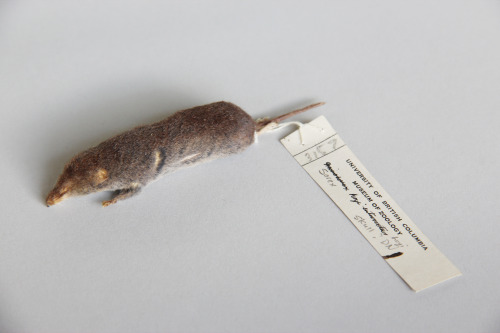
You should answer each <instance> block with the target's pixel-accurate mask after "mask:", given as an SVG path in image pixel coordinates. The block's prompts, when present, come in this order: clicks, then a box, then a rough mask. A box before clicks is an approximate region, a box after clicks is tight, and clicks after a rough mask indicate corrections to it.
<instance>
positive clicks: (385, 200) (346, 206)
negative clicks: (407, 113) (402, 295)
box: [281, 116, 461, 291]
mask: <svg viewBox="0 0 500 333" xmlns="http://www.w3.org/2000/svg"><path fill="white" fill-rule="evenodd" d="M281 142H282V143H283V145H284V146H285V148H286V149H287V150H288V151H289V152H290V154H292V155H293V157H294V158H295V159H296V160H297V162H299V164H300V165H301V166H302V167H303V168H304V169H305V170H306V171H307V173H308V174H309V175H310V176H311V177H312V178H313V179H314V181H315V182H316V183H317V184H318V185H319V186H320V187H321V188H322V189H323V191H325V192H326V194H327V195H328V196H329V197H330V198H331V199H332V200H333V201H334V202H335V204H336V205H337V206H338V207H339V208H340V209H341V210H342V212H344V214H345V215H346V216H347V217H348V218H349V220H351V222H352V223H353V224H354V226H355V227H356V228H357V229H358V230H359V231H360V232H361V234H363V236H364V237H365V238H366V239H367V240H368V242H370V244H371V245H372V246H373V247H374V248H375V250H376V251H377V252H378V253H379V254H380V255H381V256H382V257H383V258H384V259H385V261H386V262H387V263H388V264H389V265H390V266H391V267H392V268H393V269H394V270H395V271H396V273H398V274H399V276H400V277H401V278H402V279H403V280H404V281H405V282H406V283H407V284H408V285H409V286H410V288H412V289H413V290H415V291H420V290H423V289H425V288H427V287H430V286H433V285H435V284H437V283H439V282H442V281H445V280H448V279H451V278H453V277H455V276H459V275H461V273H460V271H459V270H458V269H457V268H456V267H455V266H454V265H453V264H452V263H451V262H450V261H449V260H448V259H447V258H446V257H445V256H444V255H443V254H442V253H441V252H440V251H439V250H438V249H437V248H436V247H435V246H434V244H432V243H431V241H430V240H429V239H428V238H427V237H426V236H425V235H424V234H423V233H422V231H420V229H419V228H418V227H417V226H416V225H415V224H414V223H413V221H412V220H411V219H410V218H409V217H408V216H407V215H406V214H405V213H404V212H403V210H402V209H401V208H400V207H399V206H398V205H397V204H396V203H395V202H394V200H393V199H392V198H391V197H390V196H389V195H388V194H387V192H386V191H385V190H384V189H383V188H382V187H381V186H380V184H379V183H378V182H377V181H376V180H375V179H374V178H373V177H372V175H371V174H370V173H369V172H368V171H367V170H366V168H365V167H364V166H363V165H362V164H361V162H360V161H359V160H358V159H357V158H356V156H355V155H354V154H353V152H352V151H351V150H350V149H349V148H348V147H347V146H346V145H345V143H344V141H343V140H342V139H341V138H340V137H339V135H338V134H337V132H336V131H335V130H334V129H333V128H332V127H331V126H330V124H329V123H328V121H327V120H326V118H325V117H323V116H320V117H318V118H316V119H315V120H313V121H311V122H310V123H308V124H305V125H304V126H302V129H301V130H300V131H299V130H297V131H295V132H293V133H292V134H290V135H288V136H287V137H285V138H283V139H282V140H281Z"/></svg>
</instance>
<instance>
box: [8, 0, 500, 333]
mask: <svg viewBox="0 0 500 333" xmlns="http://www.w3.org/2000/svg"><path fill="white" fill-rule="evenodd" d="M499 45H500V2H499V1H493V0H489V1H488V0H476V1H460V0H450V1H436V0H432V1H399V0H394V1H389V0H386V1H274V2H273V1H264V0H258V1H256V0H252V1H229V0H228V1H196V2H191V1H132V0H125V1H111V0H98V1H97V0H96V1H76V0H72V1H68V0H57V1H56V0H53V1H14V0H3V1H1V2H0V96H1V97H0V112H1V115H2V117H1V122H0V124H1V133H0V139H1V141H0V142H1V148H0V149H1V156H2V162H1V164H0V174H1V175H2V177H1V179H2V180H1V185H2V186H1V198H0V202H1V222H0V332H2V333H10V332H47V333H54V332H97V333H100V332H500V255H499V252H500V241H499V237H500V227H499V225H500V220H499V218H500V215H499V211H500V209H499V200H498V197H499V192H498V190H499V174H498V170H499V153H500V145H499V140H500V135H499V134H498V128H499V125H500V116H499V110H500V94H499V92H500V46H499ZM218 100H226V101H231V102H234V103H236V104H238V105H239V106H241V107H242V108H243V109H244V110H246V111H247V112H248V113H250V114H251V115H252V116H253V117H256V118H257V117H262V116H276V115H279V114H281V113H284V112H286V111H289V110H291V109H294V108H297V107H301V106H304V105H306V104H308V103H312V102H317V101H325V102H327V105H326V106H325V107H322V108H318V109H316V110H314V111H310V112H308V113H306V114H303V115H301V116H300V117H297V119H299V120H301V121H310V120H312V119H314V118H315V117H317V116H319V115H325V116H326V117H327V119H328V120H329V121H330V122H331V123H332V125H333V127H334V128H335V129H336V130H337V131H339V133H340V134H341V135H342V137H343V138H344V140H345V141H346V142H347V143H348V145H349V146H350V147H351V149H352V150H353V151H354V152H355V153H356V154H357V156H358V157H359V158H360V159H361V161H363V162H364V164H365V166H366V167H367V168H368V170H370V171H371V173H372V174H373V175H374V176H375V177H376V178H377V180H378V181H379V182H380V183H381V184H382V185H383V186H384V187H385V189H386V190H387V191H388V192H389V193H390V194H391V195H392V196H393V197H394V199H395V200H396V201H397V202H398V203H399V204H400V205H401V206H402V207H403V209H404V210H405V211H406V213H407V214H408V215H409V216H410V217H412V219H413V220H414V221H415V223H416V224H417V225H418V226H419V227H420V228H421V229H422V230H423V232H424V233H425V234H426V235H427V236H428V237H429V238H430V239H431V240H432V241H433V242H434V243H435V244H436V245H437V247H438V248H439V249H440V250H441V251H442V252H443V253H444V254H445V255H447V256H448V258H450V260H451V261H453V262H454V263H455V265H456V266H457V267H458V268H459V269H460V270H461V271H462V272H463V276H462V277H460V278H456V279H453V280H450V281H448V282H445V283H442V284H440V285H438V286H435V287H432V288H430V289H427V290H425V291H423V292H421V293H417V294H416V293H414V292H413V291H411V290H410V289H409V288H408V287H407V286H406V285H405V283H404V282H403V281H402V280H400V278H399V277H398V276H397V274H395V273H394V272H393V271H392V269H391V268H390V267H389V266H388V265H387V264H386V263H385V262H384V260H383V259H382V258H381V257H380V256H379V255H378V254H377V253H376V252H375V251H374V250H373V249H372V247H371V246H370V245H369V244H368V242H367V241H366V240H365V239H364V238H363V237H362V236H361V234H359V232H358V231H357V230H356V229H355V228H354V227H353V226H352V224H351V222H349V221H348V220H347V219H346V218H345V216H344V215H343V214H342V213H341V212H340V210H339V209H338V208H337V207H336V206H335V205H334V204H333V203H332V202H331V201H330V199H329V198H328V197H327V196H326V195H325V194H324V193H323V191H322V190H321V189H320V188H319V187H318V186H317V185H316V184H315V183H314V182H313V181H312V180H311V179H310V178H309V176H308V175H307V174H306V172H305V171H304V170H303V169H302V168H301V167H300V166H299V165H298V164H297V163H296V162H295V161H294V160H293V159H292V157H291V156H290V155H289V153H288V152H287V151H286V150H285V149H284V147H283V146H282V145H281V143H280V142H279V139H280V138H282V137H283V136H285V135H287V134H288V133H290V132H291V131H293V129H292V128H286V129H283V130H281V131H279V132H275V133H271V134H268V135H266V136H262V137H261V138H260V140H259V142H258V144H256V145H254V146H252V147H251V148H250V149H248V150H247V151H246V152H244V153H243V154H241V155H238V156H233V157H230V158H226V159H223V160H218V161H215V162H212V163H209V164H206V165H202V166H198V167H196V168H192V169H186V170H183V171H180V172H177V173H175V174H172V175H169V176H167V177H165V178H164V179H162V180H161V181H159V182H156V183H154V184H152V185H151V186H149V187H147V188H146V189H145V190H144V191H143V193H142V194H141V195H139V196H137V197H135V198H133V199H130V200H127V201H123V202H120V203H119V204H117V205H115V206H111V207H108V208H102V207H101V205H100V201H102V200H105V199H106V198H108V197H109V193H101V194H96V195H90V196H87V197H81V198H75V199H71V200H68V201H66V202H64V203H62V204H60V205H57V206H55V207H51V208H47V207H45V205H44V197H45V195H46V194H47V192H48V191H49V190H50V188H51V186H52V185H53V184H54V182H55V181H56V179H57V176H58V174H59V173H60V171H61V170H62V167H63V165H64V163H65V162H66V161H67V160H69V159H70V158H71V157H72V156H73V154H75V153H77V152H79V151H81V150H83V149H86V148H88V147H90V146H92V145H94V144H97V143H99V142H100V141H102V140H104V139H106V138H107V137H109V136H111V135H113V134H116V133H119V132H120V131H123V130H126V129H129V128H131V127H134V126H136V125H138V124H143V123H149V122H154V121H158V120H160V119H162V118H164V117H165V116H168V115H170V114H172V113H173V112H175V111H176V110H179V109H183V108H188V107H191V106H195V105H200V104H205V103H209V102H214V101H218Z"/></svg>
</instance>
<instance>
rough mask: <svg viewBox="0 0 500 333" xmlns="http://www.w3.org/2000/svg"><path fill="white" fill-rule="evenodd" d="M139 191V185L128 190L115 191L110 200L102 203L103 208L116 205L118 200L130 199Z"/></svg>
mask: <svg viewBox="0 0 500 333" xmlns="http://www.w3.org/2000/svg"><path fill="white" fill-rule="evenodd" d="M140 191H141V187H140V186H139V185H136V184H134V185H132V186H131V187H129V188H124V189H121V190H116V191H115V193H114V197H113V198H112V199H111V200H106V201H103V202H102V206H103V207H108V206H109V205H112V204H115V203H117V202H118V201H119V200H124V199H127V198H130V197H131V196H134V195H136V194H137V193H139V192H140Z"/></svg>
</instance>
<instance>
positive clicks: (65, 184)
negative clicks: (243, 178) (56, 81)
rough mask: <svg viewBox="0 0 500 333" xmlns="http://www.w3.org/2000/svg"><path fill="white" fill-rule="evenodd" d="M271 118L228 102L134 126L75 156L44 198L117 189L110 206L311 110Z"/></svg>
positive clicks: (53, 200) (237, 150)
mask: <svg viewBox="0 0 500 333" xmlns="http://www.w3.org/2000/svg"><path fill="white" fill-rule="evenodd" d="M323 104H324V103H316V104H312V105H309V106H307V107H305V108H302V109H299V110H295V111H292V112H289V113H287V114H284V115H282V116H279V117H276V118H274V119H268V118H265V119H259V120H253V119H252V118H251V117H250V116H249V115H248V114H247V113H246V112H245V111H243V110H242V109H241V108H239V107H238V106H236V105H234V104H232V103H228V102H216V103H212V104H207V105H202V106H197V107H194V108H191V109H187V110H182V111H178V112H176V113H174V114H173V115H172V116H170V117H168V118H166V119H164V120H162V121H160V122H157V123H154V124H150V125H144V126H139V127H136V128H134V129H132V130H130V131H127V132H125V133H122V134H119V135H117V136H114V137H112V138H110V139H108V140H106V141H104V142H102V143H100V144H99V145H97V146H95V147H92V148H90V149H88V150H86V151H84V152H81V153H79V154H77V155H76V156H74V157H73V158H72V159H71V160H70V161H69V162H68V164H66V166H65V167H64V171H63V173H62V174H61V175H60V176H59V179H58V180H57V183H56V185H55V187H54V189H53V190H52V191H50V193H49V194H48V196H47V199H46V203H47V207H49V206H52V205H55V204H57V203H59V202H61V201H63V200H64V199H67V198H69V197H72V196H76V195H84V194H89V193H94V192H100V191H115V193H114V196H113V198H112V199H111V200H108V201H104V202H103V203H102V205H103V206H105V207H106V206H109V205H111V204H114V203H116V202H117V201H118V200H123V199H126V198H129V197H131V196H133V195H134V194H137V193H138V192H139V191H140V190H141V188H142V187H144V186H145V185H147V184H149V183H151V182H152V181H154V180H156V179H158V178H159V177H161V176H163V175H164V174H167V173H170V172H173V171H175V170H178V169H181V168H184V167H187V166H193V165H196V164H200V163H203V162H208V161H211V160H214V159H217V158H221V157H224V156H228V155H231V154H236V153H240V152H242V151H243V150H245V149H246V148H248V147H249V146H250V145H251V144H252V143H253V142H254V141H255V139H256V137H257V135H259V134H261V133H263V132H265V131H267V130H270V129H275V128H277V127H278V125H277V124H278V123H279V122H280V121H282V120H284V119H287V118H289V117H291V116H294V115H296V114H298V113H301V112H304V111H306V110H309V109H311V108H313V107H316V106H319V105H323Z"/></svg>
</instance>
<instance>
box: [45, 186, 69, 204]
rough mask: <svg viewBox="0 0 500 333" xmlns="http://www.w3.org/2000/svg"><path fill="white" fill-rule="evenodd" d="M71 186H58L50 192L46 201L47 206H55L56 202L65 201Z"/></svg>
mask: <svg viewBox="0 0 500 333" xmlns="http://www.w3.org/2000/svg"><path fill="white" fill-rule="evenodd" d="M68 191H69V186H62V187H59V186H56V187H54V189H53V190H52V191H50V193H49V194H48V195H47V199H45V203H46V204H47V207H50V206H54V205H55V204H57V203H59V202H61V201H63V200H64V199H66V198H67V197H68Z"/></svg>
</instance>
